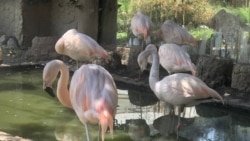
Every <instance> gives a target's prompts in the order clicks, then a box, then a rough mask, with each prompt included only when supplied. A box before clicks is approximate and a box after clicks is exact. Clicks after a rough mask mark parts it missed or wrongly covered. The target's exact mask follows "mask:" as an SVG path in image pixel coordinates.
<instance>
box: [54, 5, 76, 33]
mask: <svg viewBox="0 0 250 141" xmlns="http://www.w3.org/2000/svg"><path fill="white" fill-rule="evenodd" d="M50 21H51V32H52V33H51V34H52V35H59V36H60V35H62V34H63V33H64V32H65V31H66V30H68V29H70V28H76V27H77V16H76V7H75V6H74V5H72V4H69V3H68V2H67V1H65V0H53V1H52V8H51V19H50Z"/></svg>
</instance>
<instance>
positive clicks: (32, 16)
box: [22, 1, 51, 47]
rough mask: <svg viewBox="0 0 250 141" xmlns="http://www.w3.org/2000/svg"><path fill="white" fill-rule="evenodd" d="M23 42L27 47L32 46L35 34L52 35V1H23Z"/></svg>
mask: <svg viewBox="0 0 250 141" xmlns="http://www.w3.org/2000/svg"><path fill="white" fill-rule="evenodd" d="M22 17H23V42H22V45H24V46H26V47H30V46H31V42H32V39H33V38H34V37H35V36H49V35H51V32H50V31H51V25H50V17H51V2H47V1H44V2H36V3H30V2H28V1H23V6H22Z"/></svg>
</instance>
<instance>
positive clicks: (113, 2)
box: [98, 0, 117, 50]
mask: <svg viewBox="0 0 250 141" xmlns="http://www.w3.org/2000/svg"><path fill="white" fill-rule="evenodd" d="M99 4H100V7H99V9H100V11H99V33H98V42H100V43H101V44H104V45H115V44H116V31H117V0H100V3H99ZM111 50H112V49H111Z"/></svg>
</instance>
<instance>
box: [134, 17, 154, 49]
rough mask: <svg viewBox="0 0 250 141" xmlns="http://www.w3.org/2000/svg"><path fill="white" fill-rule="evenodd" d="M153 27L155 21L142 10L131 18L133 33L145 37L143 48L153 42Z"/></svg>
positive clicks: (141, 37)
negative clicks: (151, 37)
mask: <svg viewBox="0 0 250 141" xmlns="http://www.w3.org/2000/svg"><path fill="white" fill-rule="evenodd" d="M152 28H153V23H152V21H151V20H150V18H149V17H148V16H147V15H144V14H142V12H137V13H136V14H135V15H134V16H133V18H132V19H131V30H132V32H133V34H134V35H135V36H136V37H138V38H140V39H143V43H142V44H141V47H142V50H143V49H144V43H145V46H146V45H147V44H149V43H150V42H151V39H150V34H151V30H152Z"/></svg>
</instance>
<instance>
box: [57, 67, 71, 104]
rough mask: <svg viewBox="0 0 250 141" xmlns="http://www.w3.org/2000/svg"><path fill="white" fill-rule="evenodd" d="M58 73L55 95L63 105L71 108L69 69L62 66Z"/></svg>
mask: <svg viewBox="0 0 250 141" xmlns="http://www.w3.org/2000/svg"><path fill="white" fill-rule="evenodd" d="M60 73H61V76H60V78H59V80H58V82H57V97H58V99H59V101H60V102H61V103H62V104H63V105H64V106H66V107H68V108H72V105H71V101H70V94H69V89H68V81H69V70H68V68H67V67H66V66H64V67H61V69H60Z"/></svg>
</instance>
